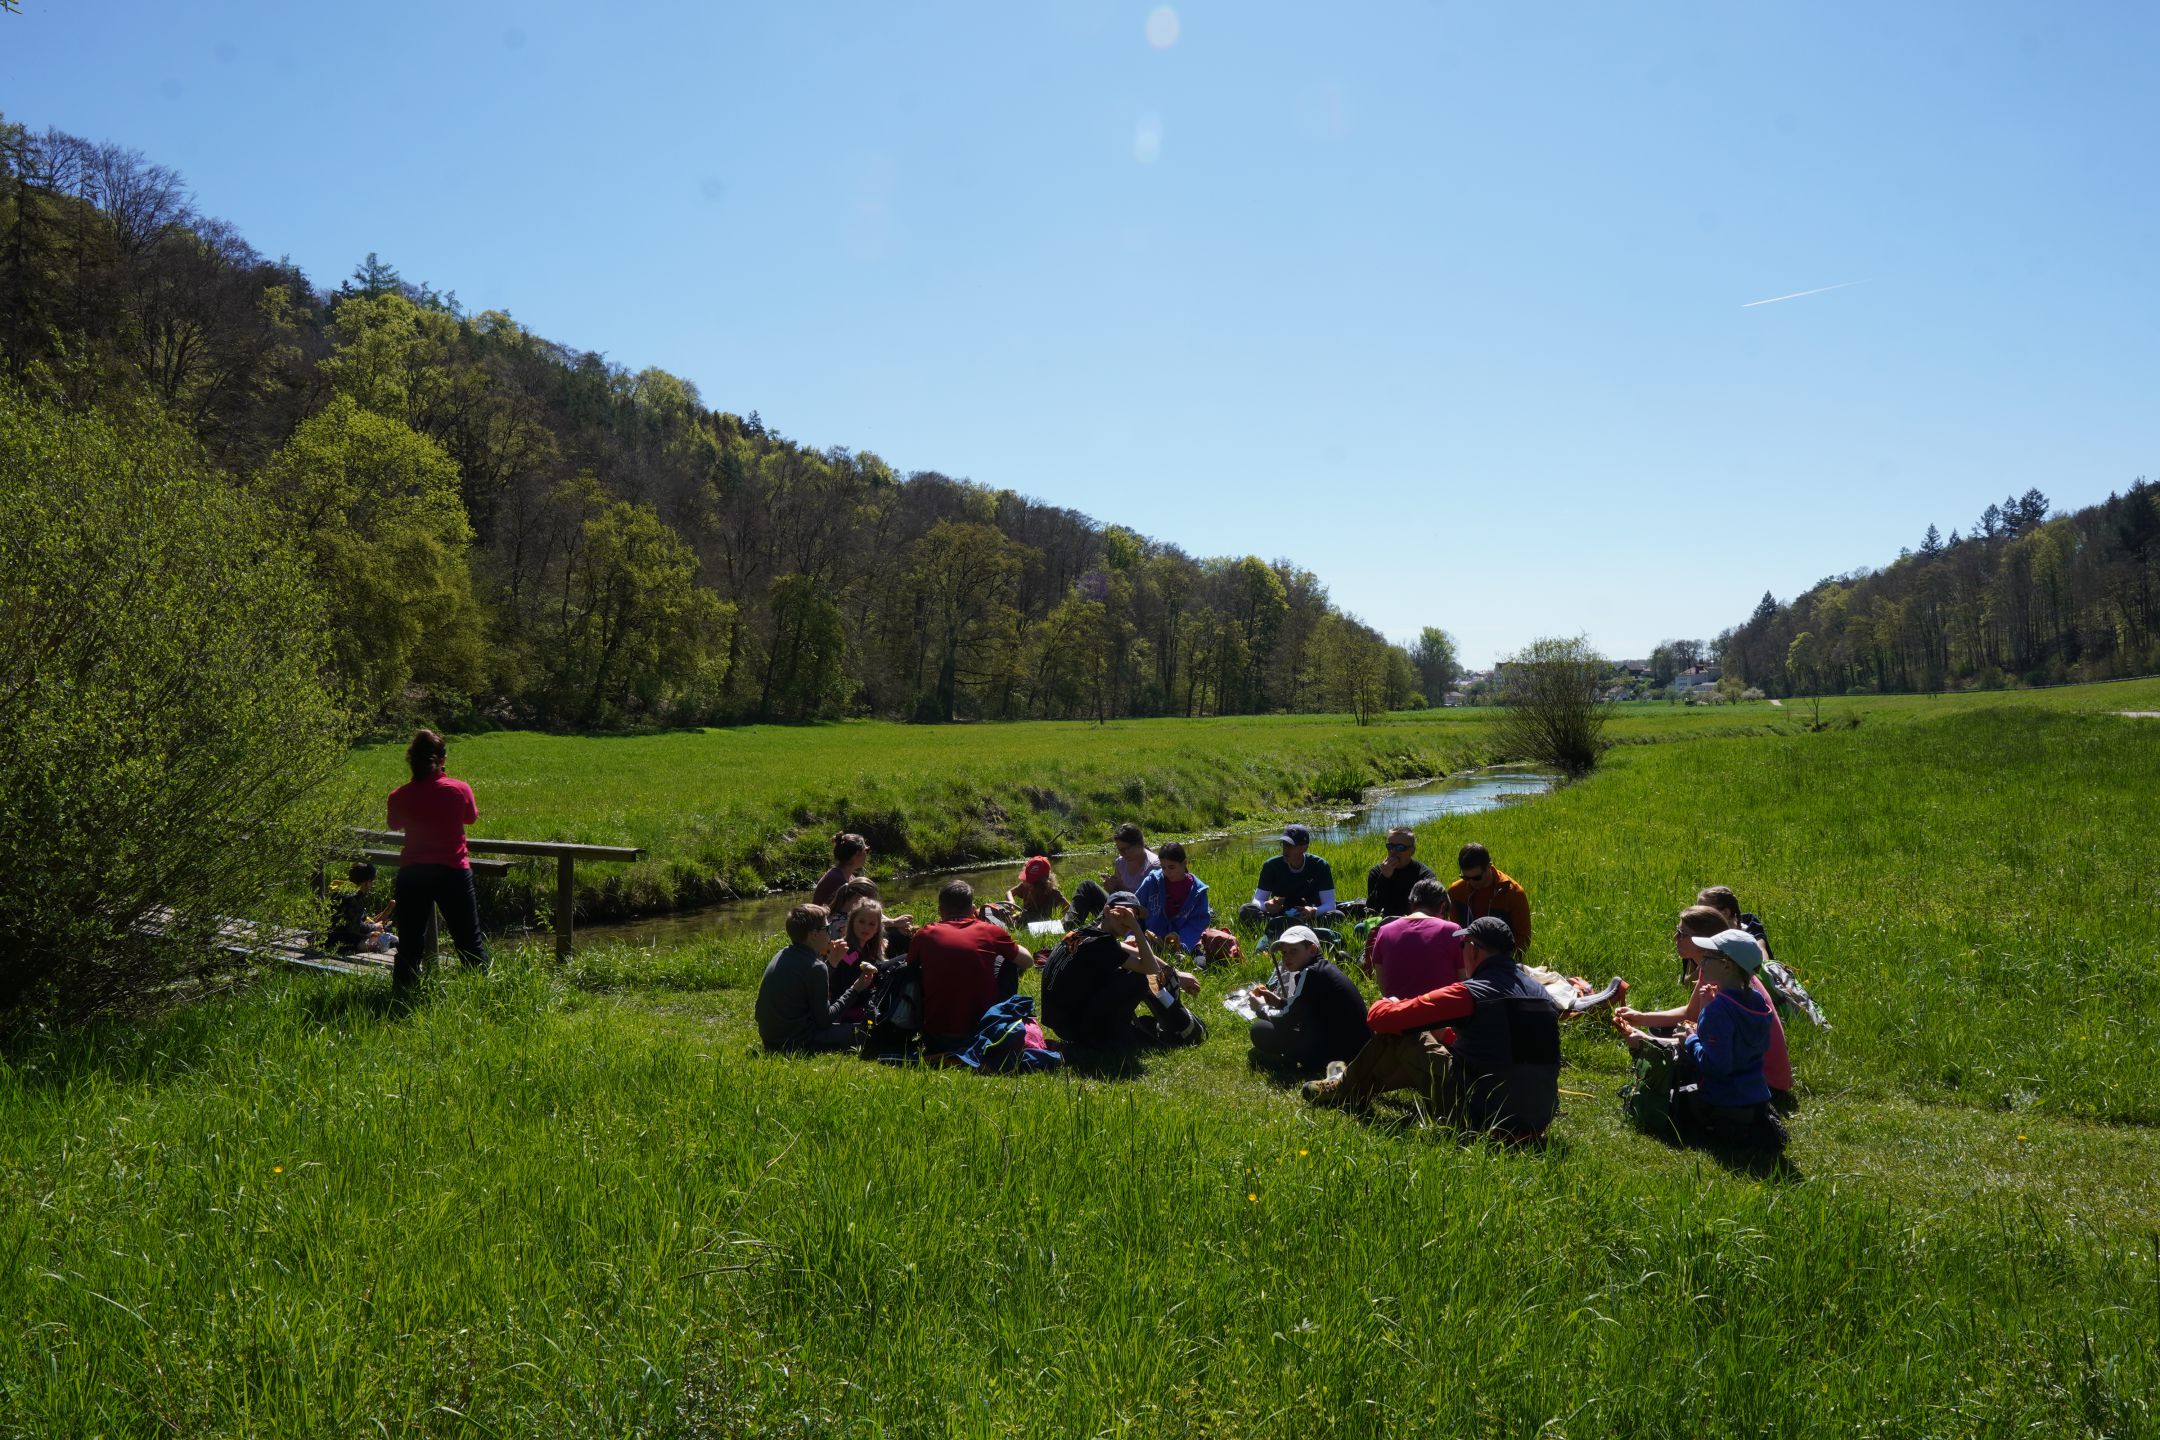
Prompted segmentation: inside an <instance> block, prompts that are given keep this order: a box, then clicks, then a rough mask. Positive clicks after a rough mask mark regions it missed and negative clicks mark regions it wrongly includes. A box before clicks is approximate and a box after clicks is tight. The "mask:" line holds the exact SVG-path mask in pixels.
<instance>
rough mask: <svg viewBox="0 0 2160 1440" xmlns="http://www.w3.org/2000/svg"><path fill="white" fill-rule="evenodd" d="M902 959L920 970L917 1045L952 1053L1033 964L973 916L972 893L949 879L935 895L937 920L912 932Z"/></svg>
mask: <svg viewBox="0 0 2160 1440" xmlns="http://www.w3.org/2000/svg"><path fill="white" fill-rule="evenodd" d="M908 959H910V960H912V961H914V962H915V963H916V965H918V966H919V967H921V970H922V989H923V1025H922V1033H923V1043H924V1044H926V1045H927V1046H929V1048H931V1049H932V1050H953V1049H958V1048H959V1047H961V1046H963V1045H965V1044H967V1042H968V1041H969V1040H971V1039H973V1038H974V1035H975V1031H976V1029H977V1028H978V1027H979V1026H980V1025H981V1024H982V1017H983V1012H984V1011H986V1010H988V1009H989V1008H990V1007H991V1006H992V1005H995V1004H996V1003H997V1002H998V1001H1000V1000H1002V999H1005V998H1006V997H1008V996H1010V995H1012V994H1014V993H1015V992H1016V991H1018V989H1019V988H1020V971H1021V968H1022V967H1023V966H1026V965H1031V964H1033V963H1034V957H1033V956H1032V955H1030V954H1028V952H1027V951H1026V950H1025V949H1023V948H1022V947H1021V946H1020V945H1019V944H1018V943H1017V942H1016V941H1015V940H1014V939H1013V938H1012V935H1011V933H1010V932H1009V931H1007V930H1006V928H1005V927H1004V926H1002V925H1000V924H998V923H997V922H996V921H995V920H985V919H983V918H982V917H981V916H979V915H977V914H976V913H975V889H974V887H973V886H971V885H969V884H968V883H967V881H965V880H955V881H953V882H952V883H951V884H949V885H947V886H946V887H945V888H944V889H943V890H940V891H939V892H938V918H937V922H936V923H935V924H931V925H925V926H923V928H922V929H920V930H918V931H916V932H915V938H914V939H913V940H912V941H910V942H909V944H908Z"/></svg>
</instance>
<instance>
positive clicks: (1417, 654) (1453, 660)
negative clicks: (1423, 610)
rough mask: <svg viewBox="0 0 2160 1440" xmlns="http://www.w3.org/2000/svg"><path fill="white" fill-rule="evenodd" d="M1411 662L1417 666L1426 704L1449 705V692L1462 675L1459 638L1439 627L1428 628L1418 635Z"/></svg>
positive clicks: (1412, 648)
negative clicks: (1457, 677) (1457, 644)
mask: <svg viewBox="0 0 2160 1440" xmlns="http://www.w3.org/2000/svg"><path fill="white" fill-rule="evenodd" d="M1410 659H1411V662H1412V663H1413V664H1415V665H1416V666H1417V673H1418V684H1419V685H1420V686H1421V687H1422V688H1423V690H1424V692H1425V703H1426V704H1428V705H1442V704H1445V703H1446V702H1447V694H1448V691H1450V690H1452V689H1454V688H1455V677H1456V676H1457V675H1460V674H1461V673H1462V665H1461V662H1460V659H1459V657H1458V655H1457V653H1456V648H1455V637H1454V636H1452V635H1450V634H1448V632H1447V631H1445V630H1442V629H1440V628H1439V627H1438V626H1436V625H1427V626H1426V627H1425V628H1424V629H1422V630H1420V631H1419V632H1418V638H1417V644H1416V645H1414V646H1413V647H1411V650H1410Z"/></svg>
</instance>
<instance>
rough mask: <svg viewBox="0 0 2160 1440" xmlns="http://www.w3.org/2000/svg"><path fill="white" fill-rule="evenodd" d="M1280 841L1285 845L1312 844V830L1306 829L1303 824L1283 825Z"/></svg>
mask: <svg viewBox="0 0 2160 1440" xmlns="http://www.w3.org/2000/svg"><path fill="white" fill-rule="evenodd" d="M1282 843H1283V844H1285V845H1310V844H1312V831H1310V830H1308V829H1306V828H1305V827H1304V826H1303V825H1285V826H1283V827H1282Z"/></svg>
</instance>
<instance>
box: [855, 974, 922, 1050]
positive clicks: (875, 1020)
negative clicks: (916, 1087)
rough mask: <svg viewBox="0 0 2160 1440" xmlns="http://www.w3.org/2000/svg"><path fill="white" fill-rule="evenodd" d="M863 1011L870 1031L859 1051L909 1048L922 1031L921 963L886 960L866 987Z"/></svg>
mask: <svg viewBox="0 0 2160 1440" xmlns="http://www.w3.org/2000/svg"><path fill="white" fill-rule="evenodd" d="M865 1014H866V1015H867V1017H868V1019H869V1023H870V1033H869V1035H868V1036H867V1037H866V1038H865V1039H864V1041H863V1054H865V1055H871V1056H876V1055H885V1054H892V1053H896V1052H900V1051H905V1050H907V1049H908V1048H909V1047H911V1046H912V1045H913V1044H914V1043H915V1041H916V1040H917V1039H918V1038H919V1037H920V1036H921V1034H922V1021H923V986H922V966H920V965H918V964H917V963H916V962H914V961H913V960H888V961H886V962H885V964H884V965H883V966H881V967H879V969H878V977H877V980H876V981H875V982H873V983H872V985H871V986H870V1003H869V1006H868V1008H867V1010H866V1011H865Z"/></svg>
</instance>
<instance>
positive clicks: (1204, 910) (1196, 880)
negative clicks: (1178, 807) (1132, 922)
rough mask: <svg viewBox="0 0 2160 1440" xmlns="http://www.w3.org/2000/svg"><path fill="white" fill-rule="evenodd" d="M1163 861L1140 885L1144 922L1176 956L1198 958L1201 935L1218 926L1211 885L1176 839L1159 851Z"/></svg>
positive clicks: (1138, 894) (1137, 891)
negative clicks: (1210, 901)
mask: <svg viewBox="0 0 2160 1440" xmlns="http://www.w3.org/2000/svg"><path fill="white" fill-rule="evenodd" d="M1155 854H1156V856H1157V858H1159V859H1160V860H1161V861H1162V864H1161V866H1160V867H1159V868H1157V869H1154V870H1150V871H1148V873H1147V878H1146V879H1145V880H1142V881H1141V882H1140V888H1139V889H1138V890H1136V891H1134V892H1133V893H1134V896H1135V897H1136V898H1137V899H1138V900H1139V901H1140V911H1141V923H1142V924H1143V925H1145V926H1146V928H1147V932H1148V934H1149V935H1150V936H1151V937H1153V938H1154V940H1155V942H1156V943H1157V944H1159V945H1162V946H1163V947H1165V948H1166V949H1168V950H1169V951H1170V952H1171V953H1172V954H1176V953H1178V952H1179V951H1183V952H1186V953H1188V954H1193V955H1198V954H1199V953H1200V934H1201V932H1202V931H1204V930H1206V929H1207V928H1208V926H1209V925H1211V924H1213V923H1214V916H1213V915H1212V914H1211V913H1210V912H1209V909H1208V889H1207V885H1206V884H1205V883H1204V882H1203V881H1202V880H1201V879H1200V877H1199V876H1197V875H1195V874H1193V873H1192V868H1191V867H1190V866H1189V865H1187V864H1186V863H1185V847H1184V846H1183V845H1180V844H1179V843H1178V842H1177V841H1175V840H1173V841H1171V842H1170V843H1169V844H1167V845H1165V846H1163V847H1162V849H1160V850H1158V851H1156V852H1155Z"/></svg>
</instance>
